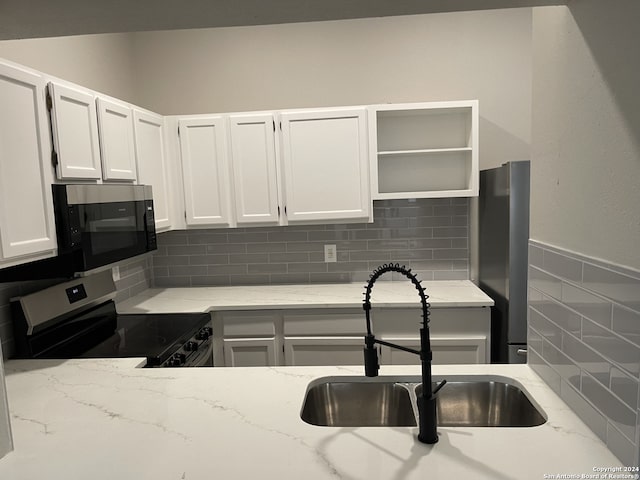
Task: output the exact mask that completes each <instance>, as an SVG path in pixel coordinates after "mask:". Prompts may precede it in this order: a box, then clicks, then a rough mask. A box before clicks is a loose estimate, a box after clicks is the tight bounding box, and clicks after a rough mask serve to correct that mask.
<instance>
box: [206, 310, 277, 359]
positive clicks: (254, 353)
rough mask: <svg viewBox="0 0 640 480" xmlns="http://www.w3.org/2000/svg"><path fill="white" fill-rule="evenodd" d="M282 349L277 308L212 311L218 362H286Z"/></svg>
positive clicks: (214, 356) (215, 353)
mask: <svg viewBox="0 0 640 480" xmlns="http://www.w3.org/2000/svg"><path fill="white" fill-rule="evenodd" d="M282 350H283V349H282V315H281V314H280V313H279V312H278V311H267V312H262V311H260V312H252V311H239V312H215V313H214V314H213V364H214V365H215V366H217V367H218V366H225V367H267V366H277V365H283V358H282V357H283V355H282Z"/></svg>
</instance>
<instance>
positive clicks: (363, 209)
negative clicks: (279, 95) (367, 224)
mask: <svg viewBox="0 0 640 480" xmlns="http://www.w3.org/2000/svg"><path fill="white" fill-rule="evenodd" d="M366 119H367V115H366V110H365V109H364V108H353V109H338V108H336V109H326V110H308V111H296V112H284V113H282V114H281V115H280V120H281V128H282V165H283V174H284V179H285V198H286V201H285V202H286V204H285V206H286V216H287V220H288V222H289V223H295V222H308V221H331V220H368V218H369V215H370V211H371V199H370V193H369V156H368V145H367V126H366Z"/></svg>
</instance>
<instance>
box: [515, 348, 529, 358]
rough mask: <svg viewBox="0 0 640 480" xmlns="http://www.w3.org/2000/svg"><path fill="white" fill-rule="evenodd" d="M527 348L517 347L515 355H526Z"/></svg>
mask: <svg viewBox="0 0 640 480" xmlns="http://www.w3.org/2000/svg"><path fill="white" fill-rule="evenodd" d="M527 353H528V350H527V349H526V348H519V349H518V350H516V355H520V356H521V357H526V356H527Z"/></svg>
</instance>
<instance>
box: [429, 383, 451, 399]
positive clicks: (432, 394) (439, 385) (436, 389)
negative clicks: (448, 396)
mask: <svg viewBox="0 0 640 480" xmlns="http://www.w3.org/2000/svg"><path fill="white" fill-rule="evenodd" d="M446 383H447V381H446V380H442V381H441V382H440V383H439V384H438V386H437V387H436V388H435V389H434V390H433V392H431V396H432V397H435V396H436V393H438V392H439V391H440V389H441V388H442V387H444V386H445V384H446Z"/></svg>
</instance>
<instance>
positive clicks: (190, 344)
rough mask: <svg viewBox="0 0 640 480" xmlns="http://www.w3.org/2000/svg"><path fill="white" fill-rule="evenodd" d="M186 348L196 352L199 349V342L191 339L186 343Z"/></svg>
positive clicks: (188, 350)
mask: <svg viewBox="0 0 640 480" xmlns="http://www.w3.org/2000/svg"><path fill="white" fill-rule="evenodd" d="M184 349H185V350H186V351H187V352H195V351H196V350H198V342H193V341H189V342H187V343H185V344H184Z"/></svg>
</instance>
